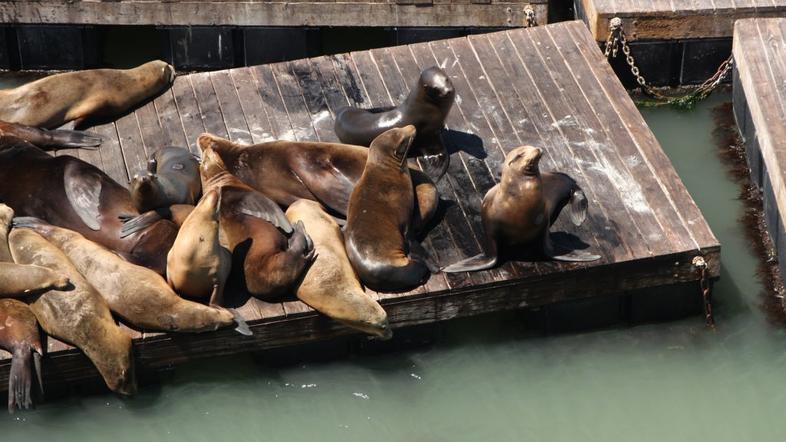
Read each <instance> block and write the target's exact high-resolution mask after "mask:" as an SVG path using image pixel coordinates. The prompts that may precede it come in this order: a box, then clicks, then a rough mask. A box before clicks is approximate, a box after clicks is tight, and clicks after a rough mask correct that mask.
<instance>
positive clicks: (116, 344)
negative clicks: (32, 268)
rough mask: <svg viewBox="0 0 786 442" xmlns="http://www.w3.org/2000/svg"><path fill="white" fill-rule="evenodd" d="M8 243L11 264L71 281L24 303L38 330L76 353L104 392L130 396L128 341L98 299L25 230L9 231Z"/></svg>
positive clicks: (131, 364)
mask: <svg viewBox="0 0 786 442" xmlns="http://www.w3.org/2000/svg"><path fill="white" fill-rule="evenodd" d="M9 244H10V246H11V253H12V254H13V256H14V261H16V262H18V263H22V264H35V265H39V266H42V267H47V268H49V269H51V270H54V271H56V272H58V273H62V274H64V275H66V276H67V277H68V279H69V280H70V281H71V284H72V287H71V288H70V290H67V291H59V290H50V291H48V292H46V293H44V294H42V295H41V296H39V297H38V299H36V300H35V301H34V302H33V303H31V304H30V309H31V310H32V311H33V314H35V317H36V319H38V323H39V324H41V328H43V329H44V331H45V332H46V333H47V334H49V335H51V336H54V337H55V338H57V339H60V340H62V341H65V342H68V343H70V344H72V345H74V346H75V347H77V348H79V349H80V350H82V351H83V352H84V353H85V355H86V356H87V357H88V358H89V359H90V360H91V361H92V362H93V364H94V365H95V366H96V368H97V369H98V372H99V373H101V376H102V377H103V378H104V381H105V382H106V385H107V387H109V389H110V390H112V391H115V392H117V393H120V394H125V395H131V394H134V393H135V392H136V377H135V375H134V373H135V370H134V362H133V355H132V352H131V337H130V336H128V335H127V334H126V333H125V332H124V331H123V330H121V329H120V327H118V326H117V324H116V323H115V320H114V318H112V313H111V312H110V311H109V305H107V302H106V301H105V300H104V298H102V297H101V295H99V294H98V292H97V291H96V290H95V289H94V288H93V287H92V286H91V285H90V284H89V283H88V282H87V281H86V280H85V278H83V277H82V275H80V274H79V271H78V270H77V269H76V268H75V267H74V265H73V264H72V263H71V261H69V259H68V258H67V257H66V256H65V255H64V254H63V252H61V251H60V250H59V249H58V248H57V247H55V246H54V245H52V244H50V243H49V242H48V241H47V240H45V239H44V238H43V237H41V235H39V234H37V233H35V232H33V231H32V230H28V229H14V230H12V231H11V235H10V240H9Z"/></svg>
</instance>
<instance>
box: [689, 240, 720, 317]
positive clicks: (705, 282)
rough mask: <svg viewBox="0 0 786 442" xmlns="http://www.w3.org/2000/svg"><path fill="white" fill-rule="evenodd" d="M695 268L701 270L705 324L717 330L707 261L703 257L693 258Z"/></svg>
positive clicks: (700, 284)
mask: <svg viewBox="0 0 786 442" xmlns="http://www.w3.org/2000/svg"><path fill="white" fill-rule="evenodd" d="M693 266H694V267H696V268H698V269H699V277H700V279H699V288H700V290H701V297H702V301H703V302H704V324H705V325H706V326H707V327H710V328H715V317H714V316H713V315H712V291H711V288H710V278H709V275H708V274H707V261H705V260H704V258H703V257H701V256H696V257H695V258H693Z"/></svg>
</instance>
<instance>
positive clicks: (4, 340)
mask: <svg viewBox="0 0 786 442" xmlns="http://www.w3.org/2000/svg"><path fill="white" fill-rule="evenodd" d="M0 348H2V349H3V350H5V351H7V352H9V353H11V355H12V357H13V359H12V360H11V372H10V373H9V374H8V412H9V413H13V412H14V411H16V409H17V408H18V409H20V410H22V409H27V408H30V407H31V406H32V405H33V396H32V394H31V387H32V385H33V370H34V369H35V373H36V376H37V377H38V386H39V388H41V391H42V392H43V385H44V383H43V382H42V380H41V355H43V354H44V352H43V350H42V349H41V335H40V334H39V332H38V321H36V319H35V315H33V312H32V311H30V307H28V306H27V304H25V303H24V302H20V301H17V300H16V299H0Z"/></svg>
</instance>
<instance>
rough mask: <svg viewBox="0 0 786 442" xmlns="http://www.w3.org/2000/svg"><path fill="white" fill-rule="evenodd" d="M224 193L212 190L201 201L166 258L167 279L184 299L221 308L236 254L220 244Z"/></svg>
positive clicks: (182, 227) (189, 216)
mask: <svg viewBox="0 0 786 442" xmlns="http://www.w3.org/2000/svg"><path fill="white" fill-rule="evenodd" d="M220 195H221V194H220V193H219V191H217V190H211V191H210V192H208V193H206V194H205V196H203V197H202V199H201V200H200V201H199V204H197V206H196V208H195V209H194V211H193V212H191V214H190V215H188V217H187V218H186V220H185V222H184V223H183V225H182V226H181V227H180V231H179V232H178V233H177V239H176V240H175V244H174V245H172V249H171V250H169V254H168V255H167V258H166V279H167V281H168V282H169V285H171V286H172V288H174V289H175V291H176V292H177V293H179V294H181V295H185V296H191V297H195V298H208V297H209V298H210V304H213V305H221V303H222V301H223V296H224V286H225V285H226V282H227V277H228V276H229V271H230V269H231V268H232V254H231V253H230V252H229V250H227V249H226V248H224V247H223V246H222V245H221V243H220V242H219V238H218V236H219V229H220V227H219V225H218V219H219V207H220V203H221V200H220Z"/></svg>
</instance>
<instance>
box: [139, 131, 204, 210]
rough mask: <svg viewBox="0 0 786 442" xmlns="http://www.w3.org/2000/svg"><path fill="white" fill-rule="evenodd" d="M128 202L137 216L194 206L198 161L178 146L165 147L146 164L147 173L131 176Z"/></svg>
mask: <svg viewBox="0 0 786 442" xmlns="http://www.w3.org/2000/svg"><path fill="white" fill-rule="evenodd" d="M130 191H131V199H132V200H133V201H134V205H135V206H136V209H137V210H138V211H139V212H140V213H144V212H147V211H148V210H154V209H160V208H166V207H170V206H172V205H174V204H190V205H194V204H196V203H197V201H198V200H199V194H200V193H201V192H202V183H201V181H200V179H199V161H197V159H196V158H195V157H194V155H193V154H192V153H191V152H189V151H188V149H184V148H182V147H171V146H170V147H165V148H163V149H160V150H158V151H156V152H155V153H154V154H153V156H152V158H150V159H149V160H148V162H147V170H146V171H144V172H141V173H137V174H136V175H134V178H133V179H132V180H131V185H130Z"/></svg>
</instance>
